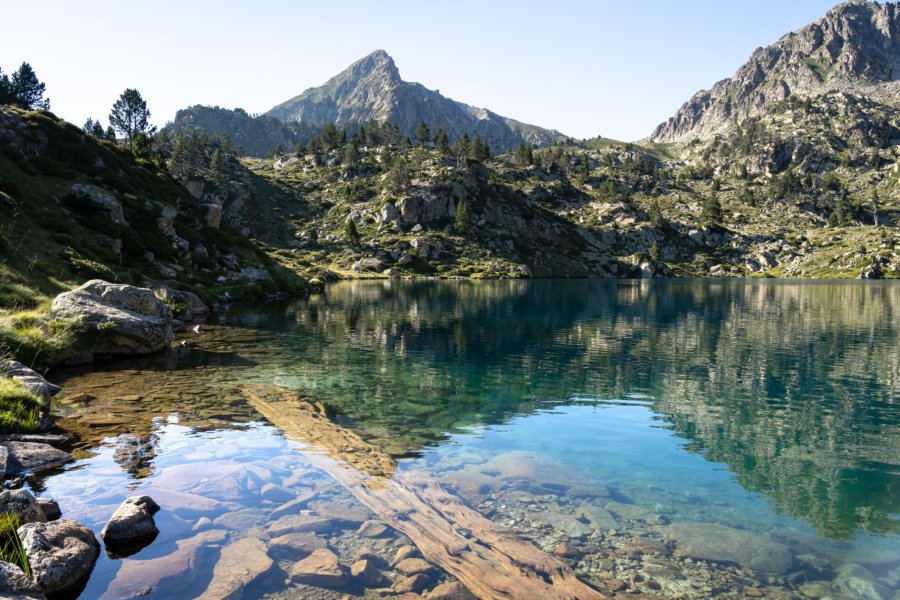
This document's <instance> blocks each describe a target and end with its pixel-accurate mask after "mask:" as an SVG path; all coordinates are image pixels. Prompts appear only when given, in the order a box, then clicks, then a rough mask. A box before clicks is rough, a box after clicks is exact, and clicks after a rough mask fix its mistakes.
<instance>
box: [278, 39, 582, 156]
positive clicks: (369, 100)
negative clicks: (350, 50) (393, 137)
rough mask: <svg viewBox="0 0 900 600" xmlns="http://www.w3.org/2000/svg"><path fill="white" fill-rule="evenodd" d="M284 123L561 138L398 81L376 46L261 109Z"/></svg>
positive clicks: (492, 137) (502, 139) (496, 142)
mask: <svg viewBox="0 0 900 600" xmlns="http://www.w3.org/2000/svg"><path fill="white" fill-rule="evenodd" d="M266 116H268V117H274V118H275V119H278V120H279V121H282V122H284V123H300V124H303V125H307V126H322V125H324V124H326V123H334V124H336V125H338V126H341V127H346V126H353V125H360V124H363V123H365V122H367V121H370V120H375V121H387V122H390V123H394V124H396V125H397V126H398V127H399V128H400V131H401V133H402V134H403V135H405V136H408V137H414V132H415V128H416V126H417V125H418V124H419V123H420V122H424V123H425V124H426V125H428V127H429V128H430V129H431V130H432V131H436V130H437V129H438V128H442V129H444V130H445V131H446V132H447V134H448V135H449V136H450V138H451V139H455V138H456V137H458V136H460V135H462V133H463V132H467V133H468V134H469V135H474V134H479V135H480V136H481V137H482V138H484V139H485V140H487V142H488V143H489V144H490V145H491V147H493V148H494V149H495V150H501V149H506V148H511V147H513V146H515V145H517V144H520V143H530V144H535V145H537V146H543V145H548V144H552V143H554V142H556V141H558V140H560V139H564V137H565V136H563V135H562V134H561V133H559V132H558V131H551V130H546V129H543V128H540V127H536V126H534V125H528V124H526V123H521V122H519V121H515V120H513V119H508V118H506V117H502V116H500V115H497V114H495V113H493V112H491V111H489V110H487V109H484V108H477V107H473V106H469V105H467V104H463V103H461V102H457V101H455V100H451V99H450V98H446V97H444V96H442V95H441V94H440V93H439V92H438V91H436V90H430V89H428V88H426V87H425V86H423V85H420V84H418V83H411V82H406V81H403V80H402V79H401V78H400V72H399V71H398V70H397V65H396V64H394V60H393V59H392V58H391V57H390V55H389V54H388V53H387V52H385V51H384V50H376V51H375V52H372V53H371V54H369V55H368V56H365V57H363V58H361V59H359V60H357V61H356V62H354V63H353V64H352V65H350V66H349V67H347V68H346V69H344V70H343V71H341V72H340V73H339V74H337V75H335V76H334V77H332V78H331V79H329V80H328V81H327V82H325V84H323V85H322V86H320V87H316V88H310V89H308V90H306V91H305V92H303V93H302V94H300V95H299V96H296V97H294V98H291V99H290V100H287V101H286V102H282V103H281V104H279V105H277V106H275V107H274V108H272V109H271V110H269V111H268V112H267V113H266Z"/></svg>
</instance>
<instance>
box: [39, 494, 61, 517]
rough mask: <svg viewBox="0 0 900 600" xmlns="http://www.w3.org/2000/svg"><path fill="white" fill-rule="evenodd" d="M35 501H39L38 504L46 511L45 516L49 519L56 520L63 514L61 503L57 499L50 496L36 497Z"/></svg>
mask: <svg viewBox="0 0 900 600" xmlns="http://www.w3.org/2000/svg"><path fill="white" fill-rule="evenodd" d="M34 501H35V502H37V505H38V506H40V507H41V510H42V511H44V516H45V517H47V520H48V521H55V520H57V519H58V518H60V517H61V516H62V510H61V509H60V508H59V504H58V503H57V502H56V500H52V499H50V498H35V499H34Z"/></svg>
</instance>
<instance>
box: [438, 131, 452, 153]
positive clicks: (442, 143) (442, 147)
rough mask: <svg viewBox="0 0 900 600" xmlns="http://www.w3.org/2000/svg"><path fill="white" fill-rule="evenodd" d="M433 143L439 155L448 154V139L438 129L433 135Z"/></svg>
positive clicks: (445, 133) (443, 132) (445, 134)
mask: <svg viewBox="0 0 900 600" xmlns="http://www.w3.org/2000/svg"><path fill="white" fill-rule="evenodd" d="M434 143H435V145H436V146H437V149H438V150H439V151H440V152H441V154H449V153H450V138H449V137H448V136H447V132H446V131H444V130H443V129H438V130H437V133H435V134H434Z"/></svg>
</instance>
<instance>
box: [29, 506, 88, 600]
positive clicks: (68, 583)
mask: <svg viewBox="0 0 900 600" xmlns="http://www.w3.org/2000/svg"><path fill="white" fill-rule="evenodd" d="M18 534H19V537H20V538H21V539H22V547H23V548H24V549H25V554H26V555H27V556H28V564H29V565H30V566H31V573H32V577H33V578H34V580H35V581H36V582H37V584H38V585H40V586H41V589H42V590H43V591H44V593H47V594H53V593H55V592H60V591H63V590H66V589H69V588H72V587H74V586H76V585H78V584H79V583H81V581H82V580H83V579H84V578H85V577H87V576H88V574H90V572H91V570H92V569H93V568H94V562H95V561H96V560H97V556H98V555H99V554H100V543H99V542H98V541H97V538H96V537H94V532H92V531H91V530H90V529H88V528H87V527H85V526H84V525H82V524H80V523H77V522H75V521H72V520H71V519H60V520H58V521H53V522H51V523H29V524H27V525H22V526H21V527H19V530H18Z"/></svg>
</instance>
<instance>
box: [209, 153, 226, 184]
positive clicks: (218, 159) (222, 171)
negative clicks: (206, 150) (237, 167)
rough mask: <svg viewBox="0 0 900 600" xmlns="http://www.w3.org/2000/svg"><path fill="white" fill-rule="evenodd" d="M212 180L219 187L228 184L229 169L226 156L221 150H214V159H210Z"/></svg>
mask: <svg viewBox="0 0 900 600" xmlns="http://www.w3.org/2000/svg"><path fill="white" fill-rule="evenodd" d="M209 174H210V178H211V179H212V180H213V182H215V183H216V184H217V185H220V186H222V185H225V184H226V183H227V182H228V167H227V166H226V164H225V155H224V154H223V153H222V151H221V150H219V149H218V148H216V149H215V150H213V153H212V157H211V158H210V159H209Z"/></svg>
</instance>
